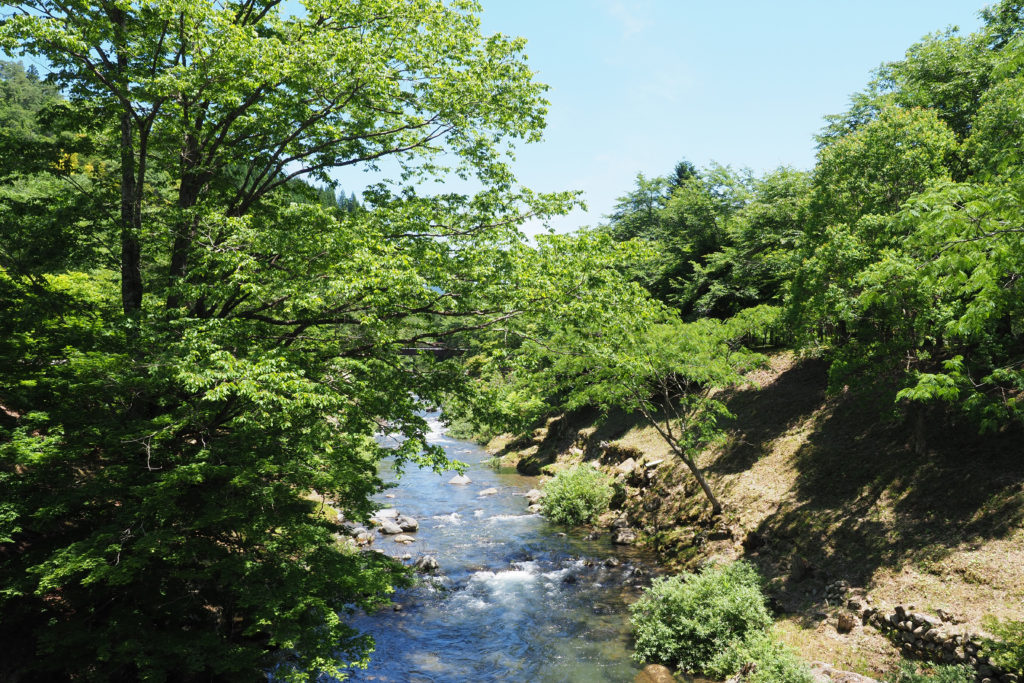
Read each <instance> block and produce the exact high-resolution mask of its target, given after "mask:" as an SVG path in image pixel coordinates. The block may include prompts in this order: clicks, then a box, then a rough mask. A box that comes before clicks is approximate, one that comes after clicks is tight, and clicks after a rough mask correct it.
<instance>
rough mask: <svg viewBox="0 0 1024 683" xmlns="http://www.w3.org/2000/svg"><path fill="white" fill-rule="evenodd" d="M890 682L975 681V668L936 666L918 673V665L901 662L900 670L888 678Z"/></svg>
mask: <svg viewBox="0 0 1024 683" xmlns="http://www.w3.org/2000/svg"><path fill="white" fill-rule="evenodd" d="M886 680H887V681H888V682H889V683H974V669H972V668H971V667H969V666H966V665H964V664H950V665H948V666H934V667H929V668H927V669H926V670H925V671H924V672H923V673H918V671H917V665H916V664H913V663H911V662H901V663H900V668H899V671H897V672H896V673H894V674H891V675H890V676H888V677H887V678H886Z"/></svg>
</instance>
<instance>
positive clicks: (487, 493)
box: [476, 487, 498, 496]
mask: <svg viewBox="0 0 1024 683" xmlns="http://www.w3.org/2000/svg"><path fill="white" fill-rule="evenodd" d="M497 492H498V489H496V488H493V487H492V488H489V489H484V490H483V491H481V492H480V493H478V494H476V495H478V496H493V495H494V494H495V493H497Z"/></svg>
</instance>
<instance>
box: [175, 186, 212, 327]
mask: <svg viewBox="0 0 1024 683" xmlns="http://www.w3.org/2000/svg"><path fill="white" fill-rule="evenodd" d="M204 184H205V180H204V179H203V178H201V177H200V176H197V175H195V174H187V175H183V176H182V178H181V184H180V185H179V186H178V209H179V210H181V219H180V220H179V221H178V225H177V229H176V230H175V235H174V244H173V245H172V246H171V263H170V267H169V268H168V283H167V284H168V288H167V308H177V307H178V305H179V304H180V303H181V301H180V297H179V296H178V294H177V293H176V292H175V289H174V288H175V285H176V284H177V283H179V282H181V281H182V280H184V279H185V276H186V275H188V254H189V251H190V250H191V248H192V242H193V240H195V236H196V229H197V225H196V219H195V217H194V216H192V215H190V212H189V211H188V210H189V209H191V208H193V207H194V206H195V205H196V203H197V202H198V200H199V193H200V191H201V190H202V187H203V185H204Z"/></svg>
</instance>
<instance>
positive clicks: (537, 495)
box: [524, 489, 544, 505]
mask: <svg viewBox="0 0 1024 683" xmlns="http://www.w3.org/2000/svg"><path fill="white" fill-rule="evenodd" d="M524 495H525V496H526V500H527V502H529V503H530V505H535V504H536V503H537V501H539V500H540V499H541V498H543V497H544V494H543V493H541V492H540V491H538V490H537V489H530V490H529V491H527V492H526V493H525V494H524Z"/></svg>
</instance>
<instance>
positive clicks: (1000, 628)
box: [982, 616, 1024, 674]
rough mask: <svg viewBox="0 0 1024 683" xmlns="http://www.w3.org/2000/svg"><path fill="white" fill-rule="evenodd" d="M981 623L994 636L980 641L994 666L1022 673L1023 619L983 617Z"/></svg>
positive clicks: (1023, 647) (1023, 666) (1023, 671)
mask: <svg viewBox="0 0 1024 683" xmlns="http://www.w3.org/2000/svg"><path fill="white" fill-rule="evenodd" d="M982 625H983V626H984V627H985V628H986V629H988V631H989V632H990V633H991V634H992V635H993V636H995V638H987V639H985V640H984V642H983V643H982V649H983V650H984V653H985V654H986V655H987V656H988V657H989V659H991V660H992V663H994V664H995V665H996V666H999V667H1002V668H1003V669H1007V670H1009V671H1013V672H1014V673H1018V674H1021V673H1024V621H1000V620H998V619H996V618H995V617H991V616H989V617H985V619H984V620H982Z"/></svg>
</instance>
